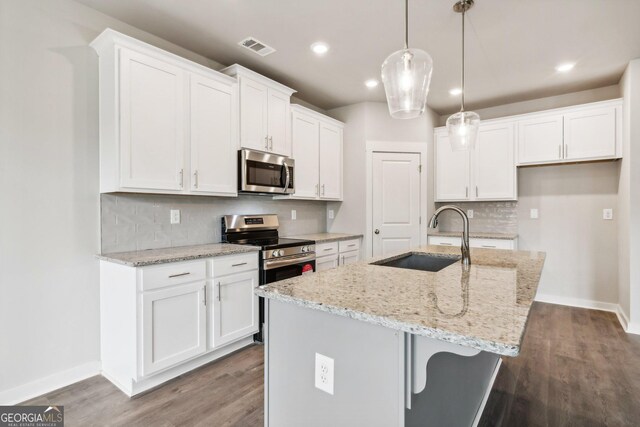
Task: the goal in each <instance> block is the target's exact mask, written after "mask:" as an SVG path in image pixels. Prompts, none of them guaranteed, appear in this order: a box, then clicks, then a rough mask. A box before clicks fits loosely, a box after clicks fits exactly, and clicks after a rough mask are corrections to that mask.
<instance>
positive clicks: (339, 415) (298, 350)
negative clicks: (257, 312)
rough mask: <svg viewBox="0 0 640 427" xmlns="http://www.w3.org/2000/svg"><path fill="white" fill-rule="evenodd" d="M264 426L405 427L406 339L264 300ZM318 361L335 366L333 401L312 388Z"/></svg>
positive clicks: (379, 328)
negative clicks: (322, 358)
mask: <svg viewBox="0 0 640 427" xmlns="http://www.w3.org/2000/svg"><path fill="white" fill-rule="evenodd" d="M267 304H268V305H269V308H268V319H267V328H268V338H267V339H268V343H267V352H268V355H267V360H268V362H267V366H266V367H265V369H266V370H267V372H266V378H267V379H268V384H267V395H268V396H269V398H268V411H267V414H268V418H267V419H265V425H268V426H272V427H275V426H277V427H287V426H295V427H298V426H302V425H304V426H309V427H312V426H329V425H330V426H354V425H366V426H368V427H375V426H381V427H383V426H384V427H389V426H399V425H404V403H403V396H404V388H403V386H402V384H403V382H402V381H399V379H402V378H403V373H404V354H403V352H402V351H399V349H403V348H404V334H403V333H402V332H399V331H395V330H392V329H388V328H384V327H382V326H377V325H373V324H370V323H366V322H362V321H359V320H354V319H350V318H347V317H342V316H337V315H333V314H330V313H326V312H322V311H318V310H313V309H309V308H304V307H301V306H298V305H294V304H291V303H284V302H280V301H275V300H267ZM316 353H319V354H322V355H324V356H328V357H330V358H332V359H334V394H333V395H330V394H328V393H326V392H324V391H321V390H319V389H317V388H316V387H315V355H316Z"/></svg>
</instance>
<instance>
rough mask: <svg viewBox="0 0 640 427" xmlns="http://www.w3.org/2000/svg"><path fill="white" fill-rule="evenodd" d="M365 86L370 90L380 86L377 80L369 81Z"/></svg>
mask: <svg viewBox="0 0 640 427" xmlns="http://www.w3.org/2000/svg"><path fill="white" fill-rule="evenodd" d="M364 85H365V86H366V87H368V88H369V89H373V88H374V87H376V86H378V81H377V80H376V79H369V80H367V81H366V82H364Z"/></svg>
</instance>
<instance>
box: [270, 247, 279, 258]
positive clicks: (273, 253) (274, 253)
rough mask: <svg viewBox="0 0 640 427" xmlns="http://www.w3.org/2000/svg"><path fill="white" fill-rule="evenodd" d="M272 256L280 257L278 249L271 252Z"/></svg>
mask: <svg viewBox="0 0 640 427" xmlns="http://www.w3.org/2000/svg"><path fill="white" fill-rule="evenodd" d="M271 256H274V257H277V256H280V251H279V250H277V249H276V250H275V251H273V252H271Z"/></svg>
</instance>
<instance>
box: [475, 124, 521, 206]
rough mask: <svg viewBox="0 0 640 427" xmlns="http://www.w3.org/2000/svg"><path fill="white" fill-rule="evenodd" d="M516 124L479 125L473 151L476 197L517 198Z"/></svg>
mask: <svg viewBox="0 0 640 427" xmlns="http://www.w3.org/2000/svg"><path fill="white" fill-rule="evenodd" d="M513 128H514V125H513V123H501V124H488V125H482V124H481V125H480V129H479V131H478V140H477V141H476V148H475V150H474V152H473V163H472V164H473V175H474V183H473V184H474V186H473V187H474V188H472V190H473V196H474V197H473V198H474V199H475V200H513V199H516V198H517V196H516V192H517V186H516V159H515V154H514V153H515V138H514V129H513Z"/></svg>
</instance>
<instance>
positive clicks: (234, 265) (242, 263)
mask: <svg viewBox="0 0 640 427" xmlns="http://www.w3.org/2000/svg"><path fill="white" fill-rule="evenodd" d="M241 265H247V263H246V262H241V263H240V264H231V267H240V266H241Z"/></svg>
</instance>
